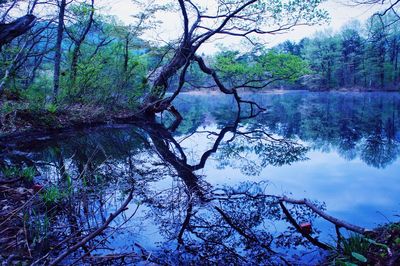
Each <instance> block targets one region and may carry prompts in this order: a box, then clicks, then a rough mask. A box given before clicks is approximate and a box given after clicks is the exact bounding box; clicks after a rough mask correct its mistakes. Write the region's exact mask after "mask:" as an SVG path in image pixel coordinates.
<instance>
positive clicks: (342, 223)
mask: <svg viewBox="0 0 400 266" xmlns="http://www.w3.org/2000/svg"><path fill="white" fill-rule="evenodd" d="M278 199H279V202H286V203H291V204H295V205H305V206H307V207H308V208H310V209H311V210H312V211H314V212H315V213H316V214H318V215H319V216H321V217H322V218H324V219H325V220H327V221H329V222H331V223H333V224H334V225H336V226H338V227H343V228H346V229H347V230H349V231H353V232H356V233H359V234H366V233H369V232H373V230H371V229H367V228H363V227H360V226H357V225H354V224H350V223H347V222H345V221H342V220H339V219H337V218H335V217H333V216H331V215H329V214H327V213H325V212H324V211H322V210H321V209H319V208H318V207H317V206H315V205H314V204H313V203H312V202H311V201H309V200H307V199H302V200H296V199H291V198H287V197H278Z"/></svg>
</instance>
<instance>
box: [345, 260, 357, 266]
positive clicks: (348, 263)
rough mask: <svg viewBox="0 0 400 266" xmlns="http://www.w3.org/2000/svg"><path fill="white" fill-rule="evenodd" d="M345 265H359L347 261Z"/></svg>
mask: <svg viewBox="0 0 400 266" xmlns="http://www.w3.org/2000/svg"><path fill="white" fill-rule="evenodd" d="M344 265H345V266H358V265H357V264H355V263H352V262H347V261H346V262H345V263H344Z"/></svg>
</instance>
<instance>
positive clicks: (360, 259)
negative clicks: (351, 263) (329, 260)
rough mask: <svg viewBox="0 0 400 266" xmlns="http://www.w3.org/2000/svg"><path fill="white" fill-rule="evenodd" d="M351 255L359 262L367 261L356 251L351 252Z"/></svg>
mask: <svg viewBox="0 0 400 266" xmlns="http://www.w3.org/2000/svg"><path fill="white" fill-rule="evenodd" d="M351 256H353V257H354V258H355V259H357V260H358V261H361V262H367V261H368V260H367V258H366V257H364V256H363V255H361V254H359V253H357V252H351Z"/></svg>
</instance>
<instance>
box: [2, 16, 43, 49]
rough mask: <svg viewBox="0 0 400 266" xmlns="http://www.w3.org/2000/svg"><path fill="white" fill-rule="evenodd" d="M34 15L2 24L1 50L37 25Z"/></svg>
mask: <svg viewBox="0 0 400 266" xmlns="http://www.w3.org/2000/svg"><path fill="white" fill-rule="evenodd" d="M35 21H36V17H35V16H34V15H30V14H29V15H25V16H23V17H20V18H18V19H16V20H15V21H13V22H11V23H8V24H0V48H1V47H2V46H3V45H4V44H7V43H9V42H11V41H12V40H13V39H15V38H17V37H18V36H20V35H23V34H24V33H26V32H27V31H28V30H30V29H31V28H32V27H33V25H34V24H35Z"/></svg>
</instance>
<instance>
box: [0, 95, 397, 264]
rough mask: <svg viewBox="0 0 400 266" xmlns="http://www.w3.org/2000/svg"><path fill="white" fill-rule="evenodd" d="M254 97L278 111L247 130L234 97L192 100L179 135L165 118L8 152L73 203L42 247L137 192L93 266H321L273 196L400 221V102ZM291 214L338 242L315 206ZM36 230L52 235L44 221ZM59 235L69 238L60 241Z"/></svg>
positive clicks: (370, 220) (341, 213) (371, 219)
mask: <svg viewBox="0 0 400 266" xmlns="http://www.w3.org/2000/svg"><path fill="white" fill-rule="evenodd" d="M243 97H244V98H249V99H253V100H255V101H257V102H258V103H260V104H261V105H263V106H265V107H267V111H266V112H263V113H261V114H259V115H258V116H256V117H255V118H251V119H245V118H243V119H240V120H239V121H238V120H237V112H236V109H235V103H234V101H233V99H232V98H231V97H228V96H224V95H215V94H209V95H189V94H186V95H185V94H184V95H182V96H180V97H179V98H178V99H177V100H176V107H177V109H178V110H179V111H180V112H181V114H182V116H183V117H184V121H183V122H182V123H181V124H180V125H179V126H178V127H177V128H176V130H173V131H171V126H172V119H171V117H169V116H168V114H163V116H162V117H159V118H158V123H138V124H135V125H126V126H120V127H117V128H104V127H103V128H97V129H91V130H85V131H82V132H76V133H73V134H67V135H62V136H56V137H52V138H49V139H44V140H41V141H35V142H29V143H19V144H17V145H15V146H13V147H12V148H9V149H8V150H7V151H3V152H2V154H1V156H2V157H3V164H7V165H25V166H26V165H34V166H36V167H37V168H38V170H39V172H40V175H38V176H37V177H35V181H34V182H36V183H41V184H44V185H45V186H46V187H52V188H53V187H56V188H58V189H59V190H60V191H63V197H64V198H63V199H62V200H60V201H62V202H63V204H64V207H65V209H64V210H62V211H57V212H54V213H53V214H51V215H48V216H49V217H45V218H46V219H47V220H46V221H48V220H50V221H51V225H52V226H53V227H52V226H50V227H49V228H48V225H46V226H47V227H46V230H42V231H40V232H39V233H38V236H36V237H37V238H39V236H41V237H43V235H45V236H47V237H48V238H58V239H64V238H66V236H68V235H70V234H72V233H77V232H78V231H79V232H81V233H83V234H84V233H87V232H90V231H91V230H93V228H96V227H97V226H99V225H101V224H102V223H103V222H104V221H105V219H106V218H107V217H108V215H109V214H110V213H112V212H113V211H115V210H116V209H118V207H119V206H120V205H121V203H122V202H123V201H124V199H125V197H126V195H127V193H128V191H130V190H133V192H134V200H133V201H132V202H131V203H130V208H129V210H128V211H126V212H125V213H124V215H123V216H121V217H118V218H117V219H116V220H115V221H114V222H113V224H112V225H113V226H112V228H111V229H110V230H108V234H111V236H107V237H104V238H103V239H101V238H100V239H97V240H96V241H93V242H91V246H95V247H97V248H96V249H95V251H94V254H97V255H99V256H104V255H105V254H114V253H121V252H131V253H132V254H136V255H137V257H135V259H138V258H141V257H147V258H149V257H150V258H151V259H150V260H151V261H154V262H156V263H162V264H164V263H166V264H176V263H178V262H185V263H190V262H192V263H196V262H198V261H202V262H204V261H208V262H210V263H216V262H220V263H223V262H225V263H227V262H234V263H240V264H246V263H247V264H252V263H261V262H264V263H266V262H268V263H275V264H281V263H284V262H285V260H287V261H288V262H291V263H300V264H310V263H311V264H313V263H314V264H317V263H318V261H319V260H320V259H322V258H323V256H322V255H321V254H323V253H321V250H320V249H318V248H316V247H315V246H313V245H312V244H310V243H309V242H308V241H307V240H305V239H304V238H303V237H302V236H301V234H299V233H298V232H296V230H295V229H294V227H293V226H292V225H291V224H290V223H289V222H287V220H286V218H287V217H285V215H284V214H283V213H282V210H281V209H280V207H279V205H278V203H277V199H276V197H274V196H282V195H287V196H290V197H292V198H297V199H302V198H308V199H310V200H313V201H315V204H317V205H319V206H320V207H322V208H325V209H326V211H327V212H328V213H329V214H331V215H333V216H335V217H337V218H339V219H343V220H346V221H348V222H350V223H354V224H357V225H360V226H363V227H369V228H373V227H375V226H377V225H378V224H382V223H385V222H387V221H397V215H398V214H399V211H398V210H399V203H400V187H399V186H398V185H397V184H398V178H399V176H400V160H399V151H400V149H399V141H400V132H399V127H400V119H399V112H400V94H396V93H313V92H304V91H296V92H280V93H263V94H244V96H243ZM246 112H247V113H248V112H249V109H248V108H247V110H245V111H244V112H243V113H242V114H241V115H242V117H245V116H246ZM168 128H170V129H168ZM287 207H288V209H289V210H290V212H291V214H292V215H293V217H294V218H295V220H296V221H297V222H298V223H301V222H312V223H313V227H314V231H313V234H312V235H313V236H315V237H318V238H319V239H320V240H321V241H323V242H326V243H330V244H332V243H333V242H334V238H335V228H334V226H332V225H331V224H329V223H327V222H325V221H323V220H322V219H320V218H317V217H316V215H315V214H313V213H312V212H311V211H310V210H309V209H307V208H305V207H303V206H291V205H288V206H287ZM32 217H35V219H36V221H40V224H41V225H40V226H39V227H40V228H41V227H43V224H45V223H44V220H43V219H44V218H43V216H40V217H36V216H35V214H32ZM41 219H42V220H41ZM61 225H62V226H63V227H64V228H65V230H61V231H60V230H59V229H56V228H59V227H60V226H61ZM32 228H33V229H36V230H37V228H38V226H35V225H34V223H32ZM78 228H79V229H78ZM43 231H44V232H43ZM66 245H68V244H66ZM41 249H42V250H41ZM36 250H38V253H40V252H41V253H46V252H47V251H46V248H43V247H42V248H37V249H36ZM304 254H307V255H304ZM81 255H82V254H81V253H80V254H78V255H77V254H75V257H79V256H81ZM300 256H301V257H300ZM71 260H73V258H71ZM84 261H85V260H84ZM86 262H88V263H89V262H90V261H89V260H86Z"/></svg>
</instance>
